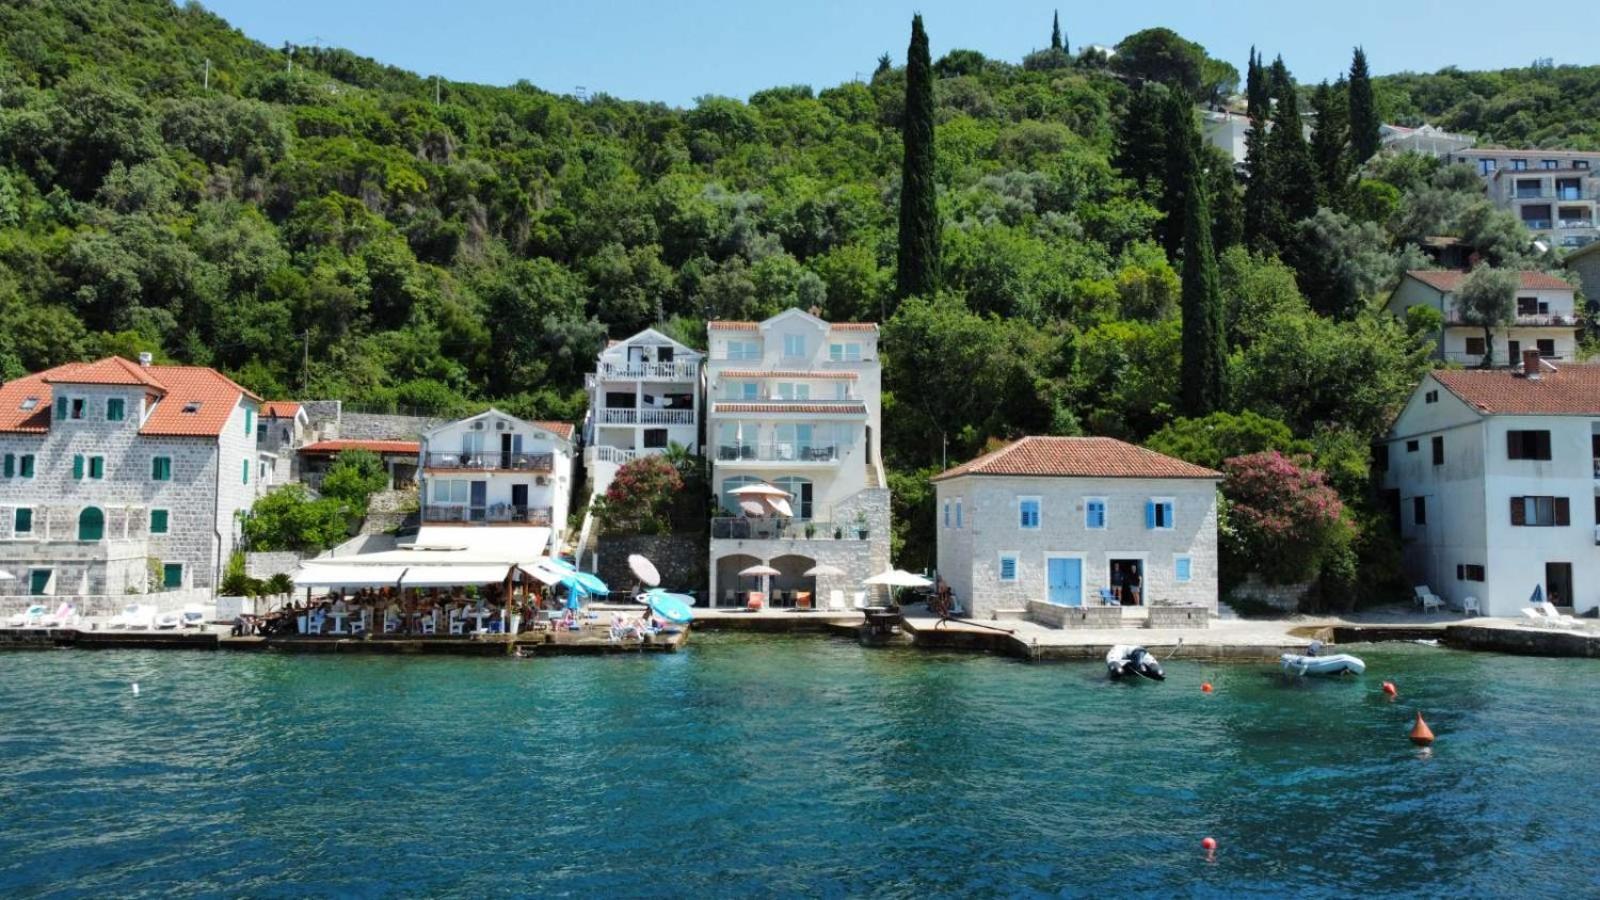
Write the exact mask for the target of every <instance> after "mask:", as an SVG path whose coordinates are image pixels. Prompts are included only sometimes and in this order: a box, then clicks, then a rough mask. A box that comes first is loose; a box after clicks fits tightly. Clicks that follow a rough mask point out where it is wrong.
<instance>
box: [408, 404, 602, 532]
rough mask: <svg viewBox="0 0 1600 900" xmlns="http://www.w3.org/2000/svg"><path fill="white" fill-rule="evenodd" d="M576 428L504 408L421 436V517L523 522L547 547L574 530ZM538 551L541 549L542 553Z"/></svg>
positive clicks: (436, 521)
mask: <svg viewBox="0 0 1600 900" xmlns="http://www.w3.org/2000/svg"><path fill="white" fill-rule="evenodd" d="M573 432H574V429H573V427H572V426H571V425H569V424H567V423H565V422H529V421H525V420H523V419H519V418H517V417H516V416H513V415H510V414H508V413H503V412H501V411H500V410H497V409H491V410H489V411H487V412H483V413H479V414H478V415H475V416H470V417H468V418H465V419H461V420H458V421H455V422H448V423H446V424H444V425H440V426H438V427H436V428H433V429H431V430H429V431H428V432H426V433H424V434H423V436H422V444H421V449H420V462H421V465H422V477H421V484H420V485H419V490H418V497H419V498H420V502H421V506H422V524H423V526H424V527H426V526H431V525H461V526H508V527H516V526H522V527H527V528H529V529H538V530H530V531H529V541H530V543H533V544H537V545H538V550H539V551H540V552H542V551H543V550H544V549H545V546H546V545H547V544H548V545H550V546H552V547H559V545H560V543H561V542H562V541H563V540H564V539H565V538H566V536H567V512H568V510H569V509H570V507H571V502H572V457H573V450H574V448H573V436H574V435H573ZM535 555H537V554H535Z"/></svg>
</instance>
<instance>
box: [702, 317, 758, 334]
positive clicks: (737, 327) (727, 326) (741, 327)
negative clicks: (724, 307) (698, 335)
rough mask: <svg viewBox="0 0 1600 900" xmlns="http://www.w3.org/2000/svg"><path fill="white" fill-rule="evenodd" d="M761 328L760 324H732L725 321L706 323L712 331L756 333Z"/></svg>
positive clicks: (718, 320)
mask: <svg viewBox="0 0 1600 900" xmlns="http://www.w3.org/2000/svg"><path fill="white" fill-rule="evenodd" d="M759 327H761V325H760V323H759V322H730V321H727V320H723V319H713V320H712V321H710V322H707V323H706V328H709V329H710V330H712V331H755V330H756V329H757V328H759Z"/></svg>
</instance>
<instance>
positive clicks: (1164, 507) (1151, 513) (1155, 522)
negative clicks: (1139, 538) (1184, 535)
mask: <svg viewBox="0 0 1600 900" xmlns="http://www.w3.org/2000/svg"><path fill="white" fill-rule="evenodd" d="M1172 505H1173V504H1172V500H1171V498H1168V497H1153V498H1151V499H1150V501H1149V502H1147V503H1146V504H1145V505H1144V524H1145V527H1146V528H1154V529H1160V530H1165V529H1169V528H1171V527H1172V512H1173V510H1172Z"/></svg>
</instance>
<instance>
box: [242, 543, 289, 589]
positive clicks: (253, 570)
mask: <svg viewBox="0 0 1600 900" xmlns="http://www.w3.org/2000/svg"><path fill="white" fill-rule="evenodd" d="M303 558H304V557H302V556H301V555H300V554H299V553H296V552H294V551H293V550H278V551H273V552H261V553H246V554H245V555H244V571H245V574H246V575H249V576H250V577H251V578H260V579H262V580H263V581H265V580H266V579H268V578H271V577H272V576H274V575H277V574H279V573H282V574H284V575H289V576H291V577H292V576H293V575H294V573H295V572H296V571H298V570H299V568H300V560H301V559H303Z"/></svg>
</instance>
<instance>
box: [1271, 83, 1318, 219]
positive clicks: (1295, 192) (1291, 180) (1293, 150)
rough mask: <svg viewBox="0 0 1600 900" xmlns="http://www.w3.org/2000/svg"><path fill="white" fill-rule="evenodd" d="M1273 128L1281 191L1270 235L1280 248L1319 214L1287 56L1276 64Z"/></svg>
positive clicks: (1274, 175)
mask: <svg viewBox="0 0 1600 900" xmlns="http://www.w3.org/2000/svg"><path fill="white" fill-rule="evenodd" d="M1270 80H1271V83H1272V85H1273V87H1274V91H1273V97H1272V99H1273V101H1274V104H1273V110H1272V131H1271V133H1270V134H1269V135H1268V136H1267V169H1268V172H1269V173H1270V180H1271V182H1272V188H1273V190H1274V191H1275V192H1276V194H1277V201H1278V202H1277V213H1276V215H1274V216H1272V217H1270V226H1269V229H1268V237H1269V238H1270V239H1271V241H1272V243H1273V245H1274V246H1276V247H1277V248H1279V249H1280V250H1281V249H1283V248H1285V247H1288V246H1289V245H1290V243H1291V242H1292V241H1293V229H1294V227H1295V225H1296V224H1297V223H1298V222H1300V221H1301V220H1302V219H1308V218H1310V217H1312V216H1314V215H1316V213H1317V168H1316V165H1315V164H1314V163H1313V162H1312V161H1311V147H1310V146H1309V145H1307V144H1306V136H1305V131H1304V127H1305V125H1304V123H1303V122H1302V121H1301V120H1300V100H1299V95H1298V92H1297V91H1296V90H1295V86H1294V79H1292V78H1290V77H1289V70H1288V68H1286V67H1285V66H1284V64H1283V57H1281V56H1280V57H1278V58H1277V59H1276V60H1274V61H1273V63H1272V70H1271V75H1270Z"/></svg>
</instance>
